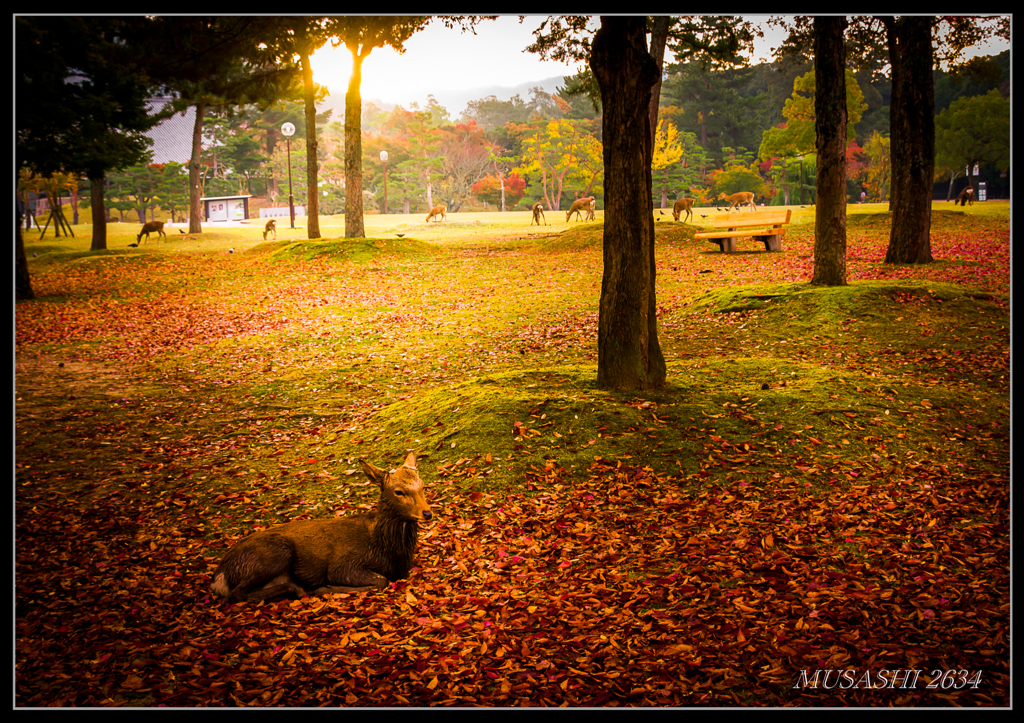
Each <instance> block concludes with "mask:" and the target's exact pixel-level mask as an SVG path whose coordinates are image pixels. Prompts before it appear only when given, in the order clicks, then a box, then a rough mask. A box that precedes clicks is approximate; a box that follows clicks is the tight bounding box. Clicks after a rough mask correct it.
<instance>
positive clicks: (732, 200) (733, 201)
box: [718, 191, 757, 211]
mask: <svg viewBox="0 0 1024 723" xmlns="http://www.w3.org/2000/svg"><path fill="white" fill-rule="evenodd" d="M718 197H719V198H722V199H725V200H726V201H728V202H729V208H728V209H727V210H729V211H731V210H733V209H734V208H735V209H736V210H737V211H739V206H740V204H743V203H749V204H750V210H751V211H756V210H757V208H756V207H755V206H754V194H752V193H751V192H750V191H740V192H739V193H734V194H732V195H731V196H730V195H728V194H726V193H725V192H722V193H720V194H718Z"/></svg>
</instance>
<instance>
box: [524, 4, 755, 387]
mask: <svg viewBox="0 0 1024 723" xmlns="http://www.w3.org/2000/svg"><path fill="white" fill-rule="evenodd" d="M588 21H589V18H588V17H586V16H567V17H566V16H563V17H558V18H549V19H548V20H545V21H544V22H543V23H542V24H541V26H540V27H539V28H538V30H537V31H535V35H536V36H537V38H538V39H537V41H536V42H535V43H533V44H532V45H530V46H529V47H528V50H530V51H532V52H537V53H540V54H541V56H542V57H552V58H554V59H556V60H566V59H572V60H583V59H588V58H589V66H590V71H591V73H592V76H593V78H594V79H595V80H596V83H594V84H591V83H589V82H587V81H585V80H582V79H579V78H577V79H576V81H577V82H575V83H574V86H575V87H578V88H580V89H582V90H583V91H584V92H588V93H593V92H594V90H595V89H596V90H597V92H598V93H600V98H599V99H595V98H593V96H591V97H592V100H593V101H594V107H595V108H597V107H598V103H599V104H600V107H602V108H603V109H604V114H603V116H602V129H603V132H602V142H603V143H604V175H605V193H604V197H605V220H604V277H603V279H602V283H601V302H600V310H599V316H598V363H597V380H598V384H599V385H601V386H604V387H610V388H616V389H650V388H654V387H658V386H661V385H663V384H664V383H665V374H666V371H665V358H664V356H663V354H662V352H661V347H660V345H659V343H658V335H657V318H656V314H655V266H654V218H653V210H654V209H653V200H652V191H653V187H652V180H651V163H652V160H653V148H654V144H653V134H654V131H655V127H654V126H653V125H652V123H651V114H650V110H651V101H652V98H654V86H655V84H656V83H657V82H658V80H659V78H660V77H661V68H660V67H659V65H658V62H657V61H656V60H655V58H656V57H659V56H660V49H659V48H657V47H654V48H651V49H648V47H647V41H646V33H647V29H648V21H647V19H646V18H642V17H636V16H633V17H626V16H613V17H605V16H602V17H601V28H600V30H598V31H597V34H596V35H594V36H593V41H591V40H590V34H589V28H588ZM654 37H655V39H656V42H657V38H658V37H659V36H658V35H657V34H656V35H655V36H654ZM749 40H750V35H749V24H746V23H743V22H737V21H735V19H733V18H711V17H709V16H701V17H699V18H698V17H685V18H678V19H675V21H674V22H673V23H670V27H669V32H668V35H667V40H666V41H667V42H674V43H675V45H674V46H670V47H672V48H673V51H674V52H675V53H676V54H677V56H679V55H682V56H683V57H684V58H686V59H689V58H690V57H699V56H704V57H709V58H711V57H716V58H723V59H725V60H726V61H727V62H731V60H729V59H730V58H732V57H735V51H736V49H737V48H738V47H739V45H740V44H743V43H748V42H749Z"/></svg>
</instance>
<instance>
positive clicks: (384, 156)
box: [380, 151, 388, 213]
mask: <svg viewBox="0 0 1024 723" xmlns="http://www.w3.org/2000/svg"><path fill="white" fill-rule="evenodd" d="M380 162H381V163H383V164H384V213H387V212H388V152H387V151H381V152H380Z"/></svg>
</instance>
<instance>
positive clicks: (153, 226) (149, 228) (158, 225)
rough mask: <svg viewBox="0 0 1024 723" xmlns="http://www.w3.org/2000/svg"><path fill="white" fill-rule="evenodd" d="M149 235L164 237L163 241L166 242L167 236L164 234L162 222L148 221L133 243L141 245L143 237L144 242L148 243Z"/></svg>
mask: <svg viewBox="0 0 1024 723" xmlns="http://www.w3.org/2000/svg"><path fill="white" fill-rule="evenodd" d="M151 233H156V234H159V235H160V236H163V237H164V241H166V240H167V234H165V233H164V222H163V221H150V222H149V223H147V224H144V225H143V226H142V230H141V231H140V232H139V235H138V236H136V237H135V243H142V237H143V236H145V237H146V240H147V241H149V235H150V234H151Z"/></svg>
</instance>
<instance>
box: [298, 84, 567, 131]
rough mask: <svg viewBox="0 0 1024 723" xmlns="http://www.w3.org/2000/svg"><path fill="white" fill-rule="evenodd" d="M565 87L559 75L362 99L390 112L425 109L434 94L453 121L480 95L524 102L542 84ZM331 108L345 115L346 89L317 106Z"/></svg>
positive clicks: (549, 89)
mask: <svg viewBox="0 0 1024 723" xmlns="http://www.w3.org/2000/svg"><path fill="white" fill-rule="evenodd" d="M564 86H565V76H562V75H556V76H552V77H550V78H544V79H543V80H531V81H528V82H526V83H520V84H519V85H512V86H508V85H482V86H477V87H475V88H465V89H452V88H439V89H437V90H433V91H431V90H427V91H426V92H424V93H423V95H422V96H421V97H418V98H390V99H387V100H385V99H383V98H363V105H366V104H367V103H373V104H374V105H375V106H377V107H378V108H380V109H382V110H386V111H389V110H391V109H392V108H394V107H395V106H396V105H401V106H402V107H403V108H408V107H409V105H410V104H411V103H418V104H419V106H420V108H425V107H426V105H427V96H428V95H433V96H434V98H435V99H436V100H437V102H438V103H440V104H441V105H442V106H444V108H445V109H446V110H447V111H448V115H449V116H450V117H451V118H452V120H458V119H459V118H461V117H462V113H463V112H464V111H465V110H466V104H467V103H469V101H471V100H480V99H481V98H487V97H488V96H491V95H493V96H494V97H495V98H497V99H498V100H508V99H510V98H511V97H512V96H514V95H516V94H518V95H519V96H520V97H521V98H522V99H523V100H524V101H529V100H530V89H531V88H537V87H540V88H542V89H543V90H544V92H545V93H554V92H555V91H556V90H558V88H560V87H564ZM328 108H330V109H332V110H333V111H334V114H333V115H332V116H331V118H332V119H333V120H340V119H341V118H342V117H343V116H344V115H345V91H344V90H342V91H335V92H334V93H332V94H331V95H330V96H328V97H327V100H326V101H324V102H323V103H322V104H321V105H320V106H318V109H319V110H320V111H321V112H323V111H324V110H326V109H328Z"/></svg>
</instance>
